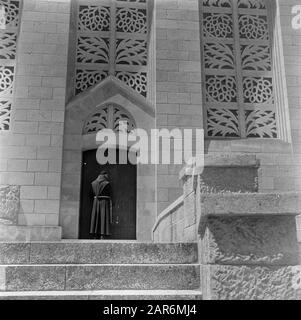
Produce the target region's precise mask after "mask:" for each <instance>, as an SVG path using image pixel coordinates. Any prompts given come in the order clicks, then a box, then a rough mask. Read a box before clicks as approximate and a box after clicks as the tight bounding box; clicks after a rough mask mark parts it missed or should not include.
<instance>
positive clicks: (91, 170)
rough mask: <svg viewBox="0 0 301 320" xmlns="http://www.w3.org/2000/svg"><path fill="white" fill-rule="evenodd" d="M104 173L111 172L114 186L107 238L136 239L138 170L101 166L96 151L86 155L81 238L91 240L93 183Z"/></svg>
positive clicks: (90, 151) (108, 165)
mask: <svg viewBox="0 0 301 320" xmlns="http://www.w3.org/2000/svg"><path fill="white" fill-rule="evenodd" d="M117 159H118V151H117ZM102 170H106V171H107V172H108V174H109V179H110V183H111V186H112V198H113V224H111V226H110V233H111V235H110V236H109V237H108V238H109V239H120V240H121V239H128V240H135V239H136V187H137V186H136V185H137V167H136V165H132V164H106V165H99V163H98V162H97V161H96V150H89V151H85V152H84V153H83V161H82V179H81V205H80V220H79V238H80V239H91V236H90V234H89V230H90V219H91V211H92V204H93V196H94V195H93V192H92V189H91V183H92V181H94V180H95V179H96V178H97V176H98V175H99V173H100V172H101V171H102Z"/></svg>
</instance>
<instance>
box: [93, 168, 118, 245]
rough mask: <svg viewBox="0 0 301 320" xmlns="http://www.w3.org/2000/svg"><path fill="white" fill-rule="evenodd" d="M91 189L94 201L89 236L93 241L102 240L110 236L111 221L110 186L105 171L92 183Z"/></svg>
mask: <svg viewBox="0 0 301 320" xmlns="http://www.w3.org/2000/svg"><path fill="white" fill-rule="evenodd" d="M92 189H93V193H94V200H93V208H92V214H91V223H90V234H91V236H92V237H93V238H94V239H104V238H105V237H107V236H109V235H110V223H112V220H113V215H112V198H111V185H110V182H109V175H108V173H107V172H106V171H102V172H101V173H100V175H99V176H98V177H97V178H96V179H95V180H94V181H93V182H92Z"/></svg>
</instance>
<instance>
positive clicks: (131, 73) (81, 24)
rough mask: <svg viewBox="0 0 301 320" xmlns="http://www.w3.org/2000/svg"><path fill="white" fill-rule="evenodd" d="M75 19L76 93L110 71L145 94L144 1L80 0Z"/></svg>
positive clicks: (145, 40) (145, 36)
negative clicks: (92, 0)
mask: <svg viewBox="0 0 301 320" xmlns="http://www.w3.org/2000/svg"><path fill="white" fill-rule="evenodd" d="M77 19H78V20H77V50H76V71H75V94H79V93H81V92H84V91H85V90H87V89H88V88H89V87H92V86H94V85H95V84H97V83H99V82H100V81H102V80H103V79H105V78H106V77H107V76H108V75H112V76H115V77H116V78H117V79H119V80H121V81H123V82H124V83H125V84H127V85H128V86H129V87H131V88H132V89H133V90H135V91H136V92H138V93H139V94H141V95H142V96H144V97H145V98H146V96H147V37H148V18H147V1H146V0H135V1H133V0H109V1H106V0H100V1H97V2H95V1H94V2H91V3H90V2H89V1H81V2H80V3H79V5H78V11H77Z"/></svg>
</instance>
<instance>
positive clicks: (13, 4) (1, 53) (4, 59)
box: [0, 0, 20, 131]
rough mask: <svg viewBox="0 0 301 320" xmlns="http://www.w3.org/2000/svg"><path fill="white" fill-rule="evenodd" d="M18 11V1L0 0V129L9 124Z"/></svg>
mask: <svg viewBox="0 0 301 320" xmlns="http://www.w3.org/2000/svg"><path fill="white" fill-rule="evenodd" d="M19 13H20V1H17V0H14V1H13V0H0V131H1V130H9V129H10V124H11V111H12V103H13V99H12V98H13V89H14V80H15V68H16V53H17V37H18V27H19Z"/></svg>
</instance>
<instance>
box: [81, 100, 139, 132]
mask: <svg viewBox="0 0 301 320" xmlns="http://www.w3.org/2000/svg"><path fill="white" fill-rule="evenodd" d="M121 121H122V122H125V123H126V125H127V128H126V131H127V133H130V132H131V131H132V130H134V129H135V128H136V125H135V121H134V119H133V118H132V116H131V115H130V114H129V113H128V112H127V111H126V110H125V109H123V108H122V107H120V106H119V105H117V104H114V103H109V104H106V105H104V106H103V107H102V108H101V109H99V110H98V111H97V112H95V113H94V114H92V115H91V116H90V118H89V119H88V120H87V121H86V123H85V125H84V129H83V134H92V133H97V132H98V131H100V130H102V129H112V130H113V131H116V132H119V131H123V128H121V127H120V122H121Z"/></svg>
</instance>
